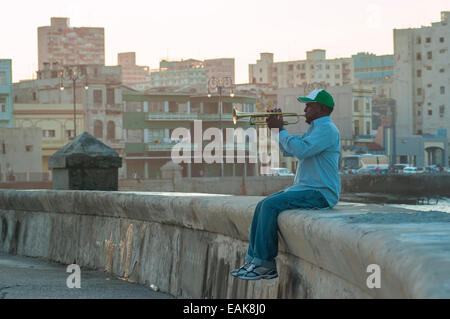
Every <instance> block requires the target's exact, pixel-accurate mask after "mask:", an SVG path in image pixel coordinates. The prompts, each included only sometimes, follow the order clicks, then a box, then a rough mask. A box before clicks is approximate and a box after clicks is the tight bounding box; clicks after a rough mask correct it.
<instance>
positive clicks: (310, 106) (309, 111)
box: [305, 102, 323, 124]
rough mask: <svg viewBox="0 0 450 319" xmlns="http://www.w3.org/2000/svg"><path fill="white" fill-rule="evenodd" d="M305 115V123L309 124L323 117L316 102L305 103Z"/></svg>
mask: <svg viewBox="0 0 450 319" xmlns="http://www.w3.org/2000/svg"><path fill="white" fill-rule="evenodd" d="M305 115H306V123H308V124H311V122H312V121H314V120H315V119H317V118H319V117H321V116H322V115H323V111H322V106H321V105H320V104H319V103H316V102H310V103H306V107H305Z"/></svg>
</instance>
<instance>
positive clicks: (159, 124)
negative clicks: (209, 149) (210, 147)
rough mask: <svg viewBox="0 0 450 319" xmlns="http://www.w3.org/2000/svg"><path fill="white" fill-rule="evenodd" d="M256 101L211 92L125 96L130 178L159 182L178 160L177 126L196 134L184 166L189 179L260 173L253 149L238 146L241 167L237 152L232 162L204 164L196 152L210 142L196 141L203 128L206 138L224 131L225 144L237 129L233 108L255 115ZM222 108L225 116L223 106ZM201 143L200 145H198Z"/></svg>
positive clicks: (147, 93)
mask: <svg viewBox="0 0 450 319" xmlns="http://www.w3.org/2000/svg"><path fill="white" fill-rule="evenodd" d="M255 102H256V98H255V97H248V96H239V95H235V96H234V97H231V96H222V97H219V96H217V95H213V96H211V97H208V96H207V95H206V94H197V93H195V94H189V93H180V92H178V93H176V92H173V91H172V92H157V91H156V90H155V91H152V92H133V91H128V92H124V93H123V109H124V113H123V120H124V133H123V134H124V139H125V164H124V166H125V167H126V172H127V173H126V175H127V177H128V178H133V176H134V175H135V174H136V175H137V176H139V178H160V177H161V175H160V169H161V167H162V166H163V165H165V164H166V163H168V162H170V161H172V160H173V158H172V154H171V150H172V148H173V147H174V146H175V145H176V144H177V143H178V142H179V139H178V138H173V136H172V133H173V131H174V130H175V129H176V128H186V129H187V130H188V131H189V132H190V136H191V141H190V145H191V147H192V148H191V149H192V152H191V154H190V155H189V159H190V163H181V164H180V165H181V166H182V167H183V176H184V177H202V176H209V177H212V176H242V175H257V174H258V169H257V168H258V166H257V164H252V163H249V156H250V155H249V154H248V145H245V144H244V145H239V146H237V149H239V148H238V147H240V148H241V149H242V150H243V151H245V155H244V157H243V158H244V160H245V161H246V164H245V165H244V163H237V158H238V157H239V156H240V155H239V154H238V153H237V151H236V152H235V153H234V154H235V155H234V156H233V161H234V162H233V163H209V164H207V163H205V161H204V159H202V158H201V156H200V158H199V156H198V154H196V153H194V149H193V147H194V146H195V145H196V144H200V143H201V144H202V146H201V149H203V148H204V147H205V146H206V145H207V144H209V143H210V141H206V140H202V142H200V143H197V141H195V140H194V138H195V136H196V134H197V133H195V130H196V129H197V128H198V127H199V126H196V125H200V126H201V127H200V128H199V131H200V132H201V134H202V136H203V134H204V132H205V131H207V130H208V129H213V128H218V129H219V130H221V131H222V133H221V134H222V136H223V137H224V140H225V141H224V145H226V143H229V141H228V140H227V139H225V137H226V134H225V129H226V128H227V127H230V128H234V127H235V126H234V125H233V122H232V110H233V108H234V107H235V108H237V109H239V110H241V111H242V110H246V111H254V106H255ZM221 105H222V112H220V106H221ZM237 127H243V128H247V127H248V121H244V120H242V121H239V122H238V125H237V126H236V128H237ZM199 146H200V145H197V146H196V147H199ZM237 149H236V150H237Z"/></svg>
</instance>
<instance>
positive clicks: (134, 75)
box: [117, 52, 150, 85]
mask: <svg viewBox="0 0 450 319" xmlns="http://www.w3.org/2000/svg"><path fill="white" fill-rule="evenodd" d="M117 64H118V65H120V66H121V67H122V83H123V84H125V85H127V84H133V83H139V82H144V81H146V80H147V76H148V75H149V70H150V69H149V67H148V66H139V65H136V53H135V52H124V53H119V54H118V55H117Z"/></svg>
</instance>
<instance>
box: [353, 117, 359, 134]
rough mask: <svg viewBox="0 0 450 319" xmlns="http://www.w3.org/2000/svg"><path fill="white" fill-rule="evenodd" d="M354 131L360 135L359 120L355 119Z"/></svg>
mask: <svg viewBox="0 0 450 319" xmlns="http://www.w3.org/2000/svg"><path fill="white" fill-rule="evenodd" d="M354 132H355V135H356V136H357V135H359V121H358V120H355V121H354Z"/></svg>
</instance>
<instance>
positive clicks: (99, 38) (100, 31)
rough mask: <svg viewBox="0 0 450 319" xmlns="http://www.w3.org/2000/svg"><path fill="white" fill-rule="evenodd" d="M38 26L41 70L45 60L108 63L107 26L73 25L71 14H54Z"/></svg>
mask: <svg viewBox="0 0 450 319" xmlns="http://www.w3.org/2000/svg"><path fill="white" fill-rule="evenodd" d="M50 21H51V25H50V26H44V27H39V28H38V63H39V70H43V69H44V63H50V65H53V63H55V62H56V63H59V64H60V65H75V64H77V65H78V64H103V65H104V64H105V29H104V28H90V27H81V28H71V27H70V24H69V18H51V19H50Z"/></svg>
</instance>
